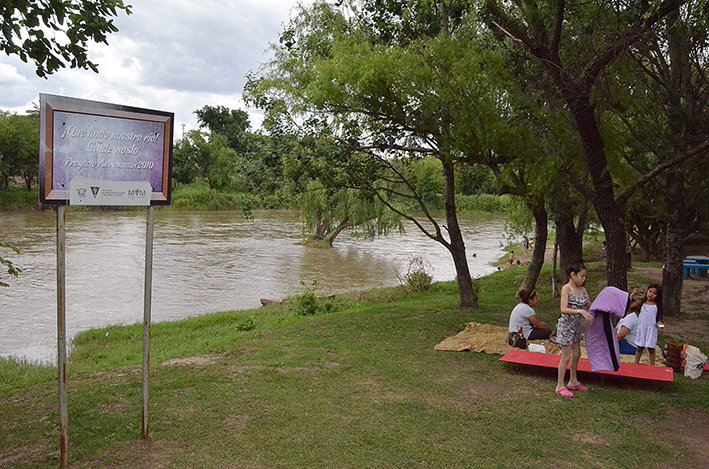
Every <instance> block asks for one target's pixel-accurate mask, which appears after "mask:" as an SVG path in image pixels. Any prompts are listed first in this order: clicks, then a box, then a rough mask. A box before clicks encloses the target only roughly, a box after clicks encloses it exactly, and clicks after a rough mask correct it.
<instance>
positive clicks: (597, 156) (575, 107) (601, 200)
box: [567, 95, 628, 290]
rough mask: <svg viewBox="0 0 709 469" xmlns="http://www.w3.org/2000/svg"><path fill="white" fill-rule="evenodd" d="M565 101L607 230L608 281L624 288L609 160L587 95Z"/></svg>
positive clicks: (622, 239)
mask: <svg viewBox="0 0 709 469" xmlns="http://www.w3.org/2000/svg"><path fill="white" fill-rule="evenodd" d="M567 102H568V103H569V105H570V107H571V112H572V114H573V116H574V120H575V122H576V126H577V129H578V132H579V135H580V136H581V143H582V144H583V148H584V157H585V160H586V164H587V166H588V171H589V174H590V175H591V181H592V182H593V188H594V196H593V200H592V201H591V202H592V203H593V207H594V208H595V209H596V214H597V215H598V218H599V220H600V221H601V225H602V226H603V231H604V232H605V234H606V260H607V266H606V273H607V276H608V285H609V286H614V287H618V288H620V289H621V290H627V289H628V272H627V264H626V251H625V246H626V233H625V228H624V226H625V225H624V223H623V218H622V215H621V207H620V206H619V205H618V202H617V200H616V199H615V194H614V193H613V181H612V180H611V177H610V173H609V172H608V162H607V160H606V155H605V150H604V149H603V139H602V138H601V133H600V132H599V130H598V123H597V122H596V117H595V115H594V107H593V105H592V104H591V102H590V99H589V97H588V96H585V95H581V96H579V95H575V96H568V97H567Z"/></svg>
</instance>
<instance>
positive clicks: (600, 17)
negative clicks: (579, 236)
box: [485, 0, 684, 289]
mask: <svg viewBox="0 0 709 469" xmlns="http://www.w3.org/2000/svg"><path fill="white" fill-rule="evenodd" d="M682 3H684V2H683V1H682V0H663V1H645V2H630V3H626V2H617V3H608V2H584V3H579V4H577V3H573V4H572V3H568V2H565V1H563V0H558V1H556V2H542V1H529V2H512V3H509V2H499V1H493V0H488V1H486V5H485V13H486V15H487V18H488V23H489V25H490V28H491V29H492V30H493V31H496V32H497V33H498V34H499V35H500V38H508V39H512V40H513V41H514V42H515V43H516V44H519V46H521V47H522V48H524V50H526V51H527V52H528V53H529V54H530V55H531V56H532V57H533V58H534V59H535V60H536V61H538V63H539V65H540V66H541V67H542V68H543V69H544V70H545V72H546V73H547V74H548V76H549V77H550V78H551V80H552V82H553V84H554V86H553V88H551V89H546V90H541V91H546V92H548V93H549V95H550V97H552V98H553V97H555V96H557V95H558V96H560V97H561V99H562V100H563V102H564V103H565V105H566V106H567V108H568V110H569V112H570V114H571V116H572V117H573V119H574V121H575V123H576V128H577V131H578V133H579V136H580V139H581V143H582V147H583V150H584V159H585V162H586V165H587V167H588V171H589V174H590V177H591V181H592V184H593V187H592V188H583V187H580V185H579V189H580V190H581V191H583V192H584V193H585V194H586V195H587V197H588V198H589V200H590V201H591V202H592V203H593V206H594V208H595V210H596V213H597V215H598V217H599V219H600V221H601V224H602V225H603V228H604V231H605V234H606V239H607V256H608V265H607V269H608V283H609V285H614V286H617V287H619V288H623V289H625V288H627V273H626V261H625V246H626V233H625V229H624V224H623V218H622V208H623V206H624V204H625V202H626V201H627V198H628V197H629V194H628V193H623V194H616V192H615V187H614V184H613V179H612V177H611V171H610V167H609V163H608V155H607V151H606V148H605V144H604V139H603V135H602V133H601V131H600V128H599V123H598V118H597V115H596V105H595V103H594V99H593V91H594V89H595V86H596V85H597V82H598V78H599V76H600V75H601V74H602V73H603V72H604V71H606V70H607V69H608V67H609V66H610V65H611V64H612V63H613V62H614V61H616V60H617V59H618V58H619V57H620V56H621V55H622V54H624V53H626V52H627V51H628V49H629V48H630V47H631V46H633V45H636V44H638V43H640V42H642V41H643V40H646V35H647V32H648V31H650V30H652V29H653V28H655V27H658V24H659V23H660V22H661V21H662V20H663V19H664V18H665V17H666V16H667V15H669V14H671V13H672V12H673V11H676V10H677V8H679V6H680V5H681V4H682Z"/></svg>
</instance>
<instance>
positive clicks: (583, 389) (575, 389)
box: [566, 383, 588, 392]
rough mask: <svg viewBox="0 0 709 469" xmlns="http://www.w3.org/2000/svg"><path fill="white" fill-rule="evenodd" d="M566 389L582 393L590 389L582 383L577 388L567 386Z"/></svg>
mask: <svg viewBox="0 0 709 469" xmlns="http://www.w3.org/2000/svg"><path fill="white" fill-rule="evenodd" d="M566 387H567V388H568V389H573V390H574V391H581V392H586V391H588V388H587V387H586V386H584V385H583V384H581V383H579V384H577V385H576V386H566Z"/></svg>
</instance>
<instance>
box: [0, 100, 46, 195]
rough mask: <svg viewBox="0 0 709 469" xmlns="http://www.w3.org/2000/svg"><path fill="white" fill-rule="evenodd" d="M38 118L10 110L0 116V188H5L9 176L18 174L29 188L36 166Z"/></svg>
mask: <svg viewBox="0 0 709 469" xmlns="http://www.w3.org/2000/svg"><path fill="white" fill-rule="evenodd" d="M38 153H39V119H38V118H37V116H33V115H28V116H20V115H17V114H12V115H9V116H6V117H0V155H2V156H1V158H2V161H0V177H2V180H3V183H2V184H0V190H6V189H7V185H8V183H9V179H10V178H13V177H21V178H22V179H23V180H24V182H25V188H26V189H27V190H28V191H29V190H31V189H32V184H33V183H34V182H35V181H36V180H37V176H38V174H39V166H38V163H37V154H38Z"/></svg>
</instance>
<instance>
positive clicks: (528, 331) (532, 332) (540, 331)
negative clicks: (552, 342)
mask: <svg viewBox="0 0 709 469" xmlns="http://www.w3.org/2000/svg"><path fill="white" fill-rule="evenodd" d="M517 296H519V299H520V301H519V303H517V306H515V307H514V309H512V312H511V313H510V323H509V327H508V330H509V332H517V331H518V330H519V328H520V327H521V328H522V335H523V336H524V338H525V339H527V340H537V339H548V338H549V336H550V335H551V333H552V330H551V328H550V327H549V326H547V325H546V324H544V323H543V322H542V321H541V320H540V319H539V317H538V316H537V313H536V311H534V307H535V306H537V304H539V298H538V297H537V292H535V291H534V290H532V291H529V290H520V291H519V293H517Z"/></svg>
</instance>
